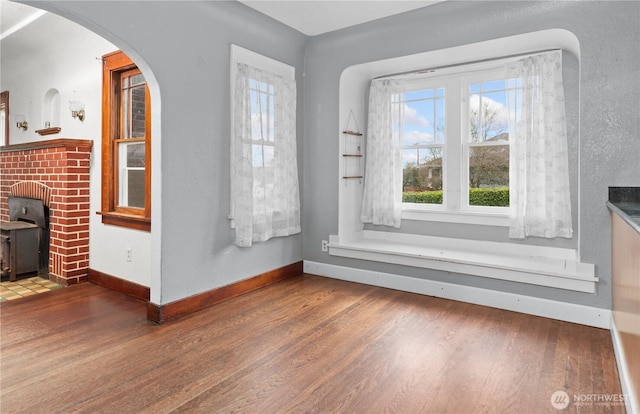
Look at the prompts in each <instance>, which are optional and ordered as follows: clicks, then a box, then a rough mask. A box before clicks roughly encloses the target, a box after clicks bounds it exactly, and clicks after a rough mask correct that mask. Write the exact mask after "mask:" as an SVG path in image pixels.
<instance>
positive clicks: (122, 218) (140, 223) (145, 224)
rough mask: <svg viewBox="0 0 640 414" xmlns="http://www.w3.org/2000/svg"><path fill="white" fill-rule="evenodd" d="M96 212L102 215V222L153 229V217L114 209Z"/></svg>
mask: <svg viewBox="0 0 640 414" xmlns="http://www.w3.org/2000/svg"><path fill="white" fill-rule="evenodd" d="M96 214H98V215H100V216H102V224H108V225H112V226H120V227H126V228H130V229H135V230H142V231H151V219H149V218H146V217H142V216H135V215H132V214H124V213H116V212H114V211H98V212H97V213H96Z"/></svg>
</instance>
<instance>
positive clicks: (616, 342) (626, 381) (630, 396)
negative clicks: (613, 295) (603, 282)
mask: <svg viewBox="0 0 640 414" xmlns="http://www.w3.org/2000/svg"><path fill="white" fill-rule="evenodd" d="M611 341H612V342H613V352H614V353H615V355H616V363H617V364H618V375H619V376H620V386H621V387H622V394H624V404H625V408H626V409H627V413H630V414H633V413H640V407H639V406H638V400H637V396H636V395H635V393H634V391H633V386H632V385H631V374H630V373H629V364H628V363H627V358H626V357H625V354H624V349H622V343H621V342H620V336H619V335H618V330H617V329H616V324H615V321H614V319H613V315H611Z"/></svg>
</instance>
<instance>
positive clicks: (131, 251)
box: [127, 247, 133, 262]
mask: <svg viewBox="0 0 640 414" xmlns="http://www.w3.org/2000/svg"><path fill="white" fill-rule="evenodd" d="M132 257H133V250H132V249H131V247H127V262H130V261H131V259H132Z"/></svg>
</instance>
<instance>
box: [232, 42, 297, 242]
mask: <svg viewBox="0 0 640 414" xmlns="http://www.w3.org/2000/svg"><path fill="white" fill-rule="evenodd" d="M231 51H232V58H231V78H232V87H231V92H232V93H231V100H232V128H231V129H232V134H231V135H232V137H231V213H230V216H229V217H230V219H231V227H232V228H234V229H235V234H236V240H235V243H236V245H238V246H242V247H249V246H251V245H252V244H253V242H259V241H266V240H269V239H271V238H272V237H282V236H289V235H292V234H296V233H299V232H300V199H299V189H298V164H297V150H296V81H295V76H294V74H295V71H294V68H293V67H291V66H289V65H286V64H284V63H281V62H278V61H275V60H272V59H269V58H266V57H264V56H261V55H258V54H256V53H253V52H251V51H248V50H246V49H242V48H239V47H237V46H235V45H234V46H232V49H231Z"/></svg>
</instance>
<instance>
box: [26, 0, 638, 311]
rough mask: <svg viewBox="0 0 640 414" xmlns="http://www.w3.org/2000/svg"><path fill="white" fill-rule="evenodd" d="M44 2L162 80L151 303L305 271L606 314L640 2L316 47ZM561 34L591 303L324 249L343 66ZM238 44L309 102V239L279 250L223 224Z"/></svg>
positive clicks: (484, 11) (467, 21)
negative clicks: (298, 266)
mask: <svg viewBox="0 0 640 414" xmlns="http://www.w3.org/2000/svg"><path fill="white" fill-rule="evenodd" d="M35 4H38V5H40V6H41V7H42V8H45V9H55V10H56V11H57V12H58V13H60V14H62V15H64V16H65V17H69V18H71V19H72V20H75V21H78V22H80V23H82V24H83V25H85V26H87V27H89V28H90V29H92V30H94V31H96V32H97V33H98V34H101V35H103V36H104V37H105V38H107V39H108V40H109V41H111V42H112V43H114V44H115V45H117V46H118V47H120V48H121V49H123V50H124V51H125V52H127V53H129V54H130V55H132V57H134V60H136V62H137V63H139V65H140V66H141V67H142V68H143V70H144V71H146V73H145V76H147V75H149V76H147V77H148V79H151V80H152V81H153V82H154V83H155V87H154V89H153V90H152V95H153V96H154V97H155V99H156V100H155V101H154V102H155V107H154V110H159V109H160V108H161V114H160V113H158V114H156V115H161V124H160V126H161V149H160V151H161V154H160V155H161V156H160V157H156V159H154V167H153V168H154V170H153V171H154V172H155V171H158V172H161V180H160V178H158V176H156V177H155V178H154V183H155V184H156V190H157V191H155V193H154V194H156V197H158V198H157V199H156V198H154V202H158V203H159V204H161V209H159V210H154V211H161V223H160V225H161V229H159V228H156V229H154V230H152V238H153V241H152V244H153V246H154V247H153V258H152V260H153V262H154V263H153V265H152V270H153V274H152V283H151V285H152V286H151V288H152V300H155V301H156V303H160V304H162V303H168V302H171V301H173V300H176V299H180V298H183V297H186V296H189V295H191V294H195V293H198V292H202V291H205V290H209V289H212V288H215V287H218V286H222V285H225V284H228V283H232V282H234V281H237V280H240V279H243V278H245V277H248V276H251V275H254V274H257V273H260V272H263V271H267V270H269V269H273V268H276V267H279V266H282V265H284V264H288V263H292V262H295V261H298V260H300V259H302V258H304V259H305V260H312V261H319V262H325V263H331V264H337V265H345V266H353V267H360V268H363V269H374V270H377V271H381V272H388V273H396V274H402V275H407V276H412V277H417V278H430V279H433V280H441V281H447V282H450V283H457V284H463V285H470V286H477V287H482V288H487V289H495V290H499V291H507V292H513V293H520V294H525V295H531V296H537V297H545V298H550V299H555V300H560V301H566V302H572V303H579V304H585V305H591V306H596V307H602V308H609V307H610V303H611V285H610V261H611V259H610V251H609V249H610V247H609V246H610V233H609V216H608V211H607V208H606V206H605V201H606V198H607V187H608V186H630V185H638V184H639V183H638V177H639V176H640V174H639V171H638V169H639V167H638V159H640V145H638V131H639V130H640V125H639V124H640V118H639V117H640V115H639V113H638V101H639V100H640V99H639V97H640V90H639V88H640V84H639V82H638V76H639V73H638V68H639V66H640V52H639V50H638V44H639V42H640V29H639V28H638V24H637V22H638V20H639V19H640V4H639V3H637V2H551V1H549V2H515V1H514V2H495V3H494V2H458V1H455V2H443V3H438V4H436V5H434V6H432V7H429V8H426V9H422V10H417V11H414V12H410V13H405V14H402V15H397V16H392V17H389V18H386V19H381V20H378V21H375V22H371V23H366V24H362V25H358V26H355V27H352V28H348V29H344V30H339V31H335V32H331V33H328V34H325V35H321V36H317V37H313V38H308V37H305V36H303V35H302V34H300V33H299V32H297V31H294V30H292V29H289V28H287V27H285V26H283V25H281V24H279V23H277V22H275V21H274V20H272V19H269V18H266V17H265V16H262V15H260V14H258V13H257V12H255V11H253V10H251V9H249V8H247V7H244V6H243V5H241V4H239V3H237V2H104V1H90V2H85V1H82V2H74V1H56V2H36V3H35ZM551 28H561V29H566V30H569V31H571V32H572V33H574V34H575V35H576V36H577V37H578V39H579V41H580V46H581V61H580V70H581V80H580V103H579V105H580V106H579V108H580V122H579V127H580V141H579V147H576V148H575V149H576V151H578V154H577V155H576V154H574V156H576V159H579V169H580V172H579V174H578V176H577V180H578V184H577V185H578V187H579V195H576V196H575V197H577V198H576V199H575V202H576V203H578V207H577V208H578V209H579V213H580V223H579V225H580V238H579V244H580V249H581V252H582V259H583V261H586V262H590V263H595V264H596V267H597V274H598V276H599V277H600V279H601V282H600V284H599V286H598V291H597V293H596V294H581V293H575V292H568V291H561V290H556V289H548V288H542V287H535V286H529V285H524V284H517V283H509V282H502V281H497V280H487V279H483V278H478V277H471V276H465V275H457V274H446V273H442V272H430V271H425V270H420V269H415V268H408V267H401V266H394V265H384V264H379V263H369V262H363V261H357V260H348V259H341V258H335V257H330V256H328V255H327V254H325V253H322V252H321V251H320V242H321V240H326V239H327V238H328V236H329V234H336V233H337V220H338V212H337V209H338V185H339V179H338V176H337V172H338V161H339V157H338V140H337V139H336V137H335V130H336V127H337V125H338V92H339V89H338V87H339V78H340V74H341V73H342V71H343V70H344V69H345V68H347V67H349V66H351V65H355V64H359V63H363V62H369V61H374V60H380V59H386V58H390V57H397V56H404V55H408V54H413V53H419V52H425V51H430V50H437V49H442V48H447V47H452V46H459V45H464V44H469V43H473V42H478V41H482V40H489V39H494V38H500V37H505V36H510V35H515V34H520V33H526V32H533V31H536V30H542V29H551ZM230 43H235V44H238V45H239V46H242V47H245V48H247V49H251V50H254V51H256V52H258V53H262V54H264V55H267V56H269V57H272V58H274V59H278V60H281V61H283V62H285V63H287V64H290V65H292V66H295V67H296V69H297V71H296V77H297V79H298V80H299V82H298V84H299V89H298V102H301V103H302V105H300V107H299V112H298V135H299V147H298V151H299V154H300V158H299V160H300V161H299V165H300V166H301V169H302V171H301V178H302V180H301V182H302V186H301V192H302V202H303V220H304V221H303V236H301V235H298V236H294V237H290V238H282V239H274V240H271V241H269V242H267V243H261V244H256V245H255V246H254V247H252V248H251V249H239V248H237V247H235V246H234V245H233V234H232V231H231V230H230V229H229V224H228V220H227V215H228V210H229V208H228V205H229V185H228V182H229V156H228V153H229V136H228V135H229V117H230V111H229V104H228V101H229V44H230ZM136 58H137V59H136ZM138 59H139V61H138ZM303 74H304V76H303ZM303 79H304V80H303ZM303 84H304V88H302V87H301V86H302V85H303ZM303 89H304V93H303ZM160 104H161V105H160ZM158 158H160V159H158ZM155 163H158V164H155ZM159 190H161V193H160V191H159ZM160 197H161V198H160ZM156 208H158V207H156ZM156 219H157V216H156V217H154V220H156ZM156 225H157V226H159V225H158V224H156ZM470 231H472V232H477V231H479V230H477V229H476V230H474V229H472V230H470ZM303 246H304V250H303Z"/></svg>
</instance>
